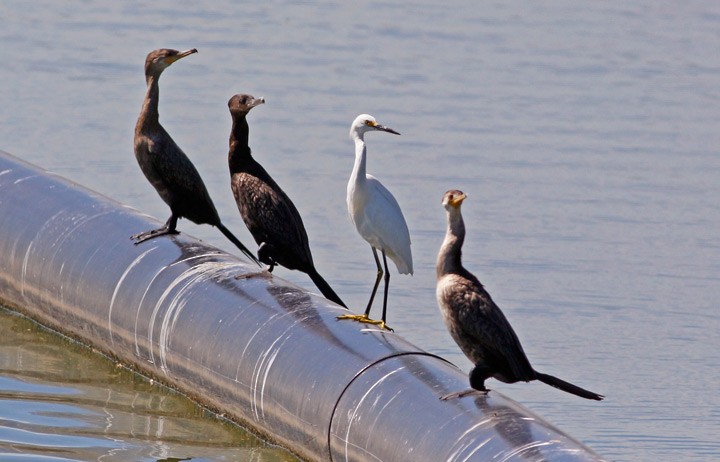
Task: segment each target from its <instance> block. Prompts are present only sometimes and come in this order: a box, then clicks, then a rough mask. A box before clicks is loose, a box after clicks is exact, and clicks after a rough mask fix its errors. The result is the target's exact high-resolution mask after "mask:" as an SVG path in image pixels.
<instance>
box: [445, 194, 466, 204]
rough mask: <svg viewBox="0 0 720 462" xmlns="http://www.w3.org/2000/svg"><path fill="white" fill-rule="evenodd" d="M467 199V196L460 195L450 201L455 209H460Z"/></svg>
mask: <svg viewBox="0 0 720 462" xmlns="http://www.w3.org/2000/svg"><path fill="white" fill-rule="evenodd" d="M465 199H467V194H465V193H462V194H458V195H457V196H454V197H453V198H452V199H450V201H449V203H450V205H452V206H453V207H460V205H461V204H462V203H463V201H464V200H465Z"/></svg>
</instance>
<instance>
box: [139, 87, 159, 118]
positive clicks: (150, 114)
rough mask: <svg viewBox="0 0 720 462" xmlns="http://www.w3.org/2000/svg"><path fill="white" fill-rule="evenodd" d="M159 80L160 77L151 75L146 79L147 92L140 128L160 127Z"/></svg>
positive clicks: (141, 113) (141, 112)
mask: <svg viewBox="0 0 720 462" xmlns="http://www.w3.org/2000/svg"><path fill="white" fill-rule="evenodd" d="M159 79H160V76H159V75H158V76H155V75H149V76H147V77H146V78H145V80H146V82H147V91H146V92H145V101H144V102H143V106H142V110H141V111H140V117H139V118H138V122H137V126H138V127H147V126H152V125H160V114H159V112H158V102H159V101H160V87H159V86H158V80H159Z"/></svg>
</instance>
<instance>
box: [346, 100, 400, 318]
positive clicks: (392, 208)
mask: <svg viewBox="0 0 720 462" xmlns="http://www.w3.org/2000/svg"><path fill="white" fill-rule="evenodd" d="M375 130H379V131H384V132H388V133H393V134H395V135H399V134H400V133H398V132H396V131H395V130H393V129H392V128H388V127H384V126H382V125H380V124H379V123H377V121H376V120H375V118H374V117H373V116H371V115H369V114H360V115H359V116H357V117H356V118H355V120H354V121H353V123H352V125H351V126H350V139H352V140H353V141H354V142H355V164H354V166H353V170H352V173H351V174H350V180H349V181H348V185H347V206H348V212H349V213H350V219H351V220H352V222H353V224H355V228H356V229H357V232H358V233H359V234H360V236H361V237H362V238H363V239H365V241H367V243H368V244H370V247H371V248H372V251H373V256H374V257H375V265H376V266H377V277H376V278H375V286H374V287H373V290H372V293H371V294H370V300H369V301H368V304H367V308H366V309H365V313H364V314H362V315H343V316H340V317H339V318H338V319H354V320H356V321H360V322H366V323H369V324H378V325H379V326H380V327H381V328H382V327H387V326H386V325H385V321H386V314H387V298H388V287H389V284H390V271H388V266H387V258H386V256H387V257H390V259H391V260H392V261H393V262H395V266H397V269H398V272H399V273H400V274H413V262H412V251H411V250H410V232H409V231H408V226H407V223H406V222H405V217H404V216H403V213H402V210H400V205H398V203H397V201H396V200H395V197H394V196H393V195H392V193H391V192H390V191H389V190H388V189H387V188H386V187H385V186H383V184H382V183H380V181H379V180H378V179H377V178H375V177H374V176H372V175H369V174H367V173H366V168H365V166H366V163H367V148H366V147H365V133H366V132H369V131H375ZM378 250H380V253H381V254H382V258H383V265H384V266H385V271H384V272H383V267H382V266H380V259H379V258H378V254H377V251H378ZM383 274H384V275H385V293H384V297H383V312H382V318H381V320H380V321H375V320H372V319H370V308H371V307H372V303H373V300H374V299H375V293H376V292H377V289H378V286H379V285H380V279H381V278H382V277H383ZM388 329H389V328H388ZM390 330H392V329H390Z"/></svg>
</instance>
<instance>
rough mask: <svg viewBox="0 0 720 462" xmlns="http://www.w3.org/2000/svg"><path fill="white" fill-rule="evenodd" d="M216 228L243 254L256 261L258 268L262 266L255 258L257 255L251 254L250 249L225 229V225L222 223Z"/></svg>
mask: <svg viewBox="0 0 720 462" xmlns="http://www.w3.org/2000/svg"><path fill="white" fill-rule="evenodd" d="M216 226H217V228H218V229H219V230H220V232H221V233H223V234H224V235H225V237H227V238H228V239H230V242H232V243H233V244H235V246H237V248H238V249H240V251H242V253H244V254H245V255H246V256H247V257H248V258H249V259H250V260H252V261H254V262H255V263H256V264H257V265H258V266H262V264H261V263H260V262H259V261H258V259H257V258H256V257H255V255H253V254H252V252H250V251H249V250H248V248H247V247H245V246H244V245H243V243H242V242H240V240H239V239H238V238H236V237H235V235H234V234H233V233H231V232H230V230H229V229H227V228H226V227H225V225H223V224H222V223H218V224H217V225H216Z"/></svg>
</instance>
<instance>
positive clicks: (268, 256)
mask: <svg viewBox="0 0 720 462" xmlns="http://www.w3.org/2000/svg"><path fill="white" fill-rule="evenodd" d="M273 250H274V249H273V246H272V245H269V244H268V243H267V242H263V243H262V244H260V246H259V247H258V249H257V256H258V260H260V261H261V262H263V263H265V264H266V265H268V267H267V271H268V273H272V271H273V269H275V265H276V264H277V262H275V259H274V258H273V257H272V254H273Z"/></svg>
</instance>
